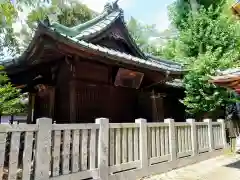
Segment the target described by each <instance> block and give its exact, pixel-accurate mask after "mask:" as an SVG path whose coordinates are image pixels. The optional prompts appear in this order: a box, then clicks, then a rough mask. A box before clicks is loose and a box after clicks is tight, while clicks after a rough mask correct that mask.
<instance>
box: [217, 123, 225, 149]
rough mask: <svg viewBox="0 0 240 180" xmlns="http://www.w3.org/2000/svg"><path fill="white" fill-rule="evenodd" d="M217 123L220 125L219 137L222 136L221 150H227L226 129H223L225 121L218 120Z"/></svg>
mask: <svg viewBox="0 0 240 180" xmlns="http://www.w3.org/2000/svg"><path fill="white" fill-rule="evenodd" d="M217 121H218V122H219V123H221V135H222V141H223V142H222V143H223V148H224V149H226V148H227V136H226V127H225V121H224V119H218V120H217Z"/></svg>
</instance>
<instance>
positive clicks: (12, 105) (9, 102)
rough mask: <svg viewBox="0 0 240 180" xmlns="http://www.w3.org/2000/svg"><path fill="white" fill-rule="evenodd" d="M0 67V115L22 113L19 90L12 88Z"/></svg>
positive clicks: (22, 106)
mask: <svg viewBox="0 0 240 180" xmlns="http://www.w3.org/2000/svg"><path fill="white" fill-rule="evenodd" d="M3 70H4V68H3V67H2V66H0V115H4V114H6V115H10V114H11V115H13V114H16V113H21V112H23V111H24V109H25V107H24V105H23V104H22V103H21V99H20V90H19V89H17V88H15V87H13V86H12V84H11V83H10V82H9V78H8V77H7V75H6V73H5V72H4V71H3Z"/></svg>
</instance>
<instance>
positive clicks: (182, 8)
mask: <svg viewBox="0 0 240 180" xmlns="http://www.w3.org/2000/svg"><path fill="white" fill-rule="evenodd" d="M224 2H225V0H176V1H175V2H174V3H173V4H171V5H170V6H169V7H168V9H169V16H170V19H171V22H172V24H173V25H174V26H176V27H177V28H178V29H179V30H181V29H184V28H186V25H185V24H186V23H188V18H189V17H191V16H192V15H193V12H194V13H196V11H198V10H199V8H200V7H203V8H204V9H208V8H210V7H211V8H213V9H214V10H216V9H218V8H219V7H221V6H222V4H224ZM217 15H218V14H215V17H217Z"/></svg>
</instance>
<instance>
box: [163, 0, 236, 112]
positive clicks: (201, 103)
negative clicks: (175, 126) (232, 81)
mask: <svg viewBox="0 0 240 180" xmlns="http://www.w3.org/2000/svg"><path fill="white" fill-rule="evenodd" d="M177 2H178V3H180V2H181V1H177ZM184 2H185V3H187V2H186V1H184ZM198 2H199V1H198ZM201 2H204V1H201ZM222 2H224V1H215V2H214V3H213V2H212V3H210V2H208V4H207V5H206V4H204V5H203V6H201V7H200V8H199V9H198V12H197V13H196V14H195V15H194V16H191V15H190V13H191V9H190V8H189V7H188V8H189V9H188V10H187V11H188V12H187V13H186V12H185V13H183V12H182V14H181V13H179V14H178V13H177V12H181V11H180V10H179V9H175V11H174V10H173V9H172V10H171V11H174V12H175V15H174V14H173V16H172V22H173V24H175V26H176V27H177V28H178V30H179V35H178V37H177V38H176V39H174V40H171V41H169V42H168V44H167V45H166V46H165V49H164V50H163V56H165V57H169V58H172V59H174V60H175V61H181V62H183V63H184V64H185V65H186V68H187V69H189V72H188V73H187V75H186V76H185V78H184V86H185V94H186V97H185V98H184V99H183V100H182V102H183V103H184V104H185V105H186V107H187V111H188V112H189V113H192V114H195V115H203V114H205V113H206V112H213V111H215V110H216V109H218V108H221V107H222V106H224V105H226V104H227V103H229V102H232V101H233V99H229V92H228V91H227V90H226V89H223V88H219V87H215V86H214V85H212V84H209V82H208V79H209V76H210V75H214V74H215V73H216V70H217V69H227V68H230V67H234V66H239V60H238V59H239V52H240V51H239V47H240V41H239V32H240V28H239V24H238V23H236V22H235V21H234V18H232V17H231V16H230V15H229V14H227V13H226V8H225V6H226V4H223V3H222ZM180 4H181V3H180ZM174 6H175V8H176V7H177V8H183V7H184V6H183V7H180V5H179V7H178V6H176V4H175V5H174ZM174 6H172V7H174ZM186 6H187V5H186ZM228 8H229V7H228ZM185 10H186V9H185ZM180 16H181V17H182V18H183V19H182V20H181V21H180V19H181V18H180Z"/></svg>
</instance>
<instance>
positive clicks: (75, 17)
mask: <svg viewBox="0 0 240 180" xmlns="http://www.w3.org/2000/svg"><path fill="white" fill-rule="evenodd" d="M94 15H95V13H94V12H93V11H92V10H90V9H89V8H88V7H87V6H86V5H84V4H82V3H79V2H74V1H69V3H68V4H63V5H61V6H60V5H59V4H57V3H53V4H51V5H48V6H38V7H36V8H34V9H33V10H32V11H31V12H30V13H29V14H28V16H27V20H26V24H25V25H23V26H22V29H21V31H20V33H19V34H18V36H19V37H21V39H22V41H23V46H24V48H26V46H27V45H28V44H29V42H30V41H31V38H32V35H33V32H34V31H33V30H34V29H36V26H37V23H38V21H39V20H40V21H41V20H44V19H45V18H46V16H56V19H55V20H56V21H57V22H58V23H60V24H63V25H65V26H68V27H72V26H75V25H78V24H80V23H84V22H86V21H88V20H90V19H92V18H93V17H94ZM24 48H23V49H24Z"/></svg>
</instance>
